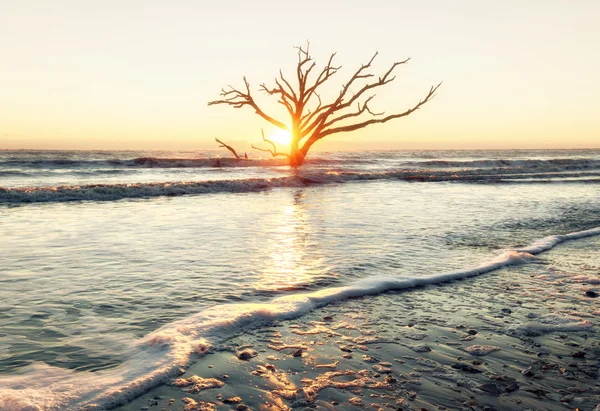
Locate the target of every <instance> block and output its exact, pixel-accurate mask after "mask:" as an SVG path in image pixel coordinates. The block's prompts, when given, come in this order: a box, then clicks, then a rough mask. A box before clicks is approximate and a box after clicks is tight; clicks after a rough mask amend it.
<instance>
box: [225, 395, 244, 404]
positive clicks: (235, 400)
mask: <svg viewBox="0 0 600 411" xmlns="http://www.w3.org/2000/svg"><path fill="white" fill-rule="evenodd" d="M223 402H224V403H225V404H239V403H241V402H242V399H241V398H240V397H231V398H226V399H224V400H223Z"/></svg>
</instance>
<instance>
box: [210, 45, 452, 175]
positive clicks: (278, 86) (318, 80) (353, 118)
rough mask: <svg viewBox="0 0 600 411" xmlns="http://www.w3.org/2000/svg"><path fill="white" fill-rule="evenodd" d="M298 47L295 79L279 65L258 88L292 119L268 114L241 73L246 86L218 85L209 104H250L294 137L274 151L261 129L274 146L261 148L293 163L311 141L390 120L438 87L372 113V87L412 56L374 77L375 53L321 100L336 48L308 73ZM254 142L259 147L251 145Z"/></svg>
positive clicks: (310, 64) (304, 52)
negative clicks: (400, 106) (394, 108)
mask: <svg viewBox="0 0 600 411" xmlns="http://www.w3.org/2000/svg"><path fill="white" fill-rule="evenodd" d="M296 48H297V49H298V64H297V66H296V82H297V84H295V85H294V86H292V84H291V83H290V81H288V80H287V79H286V77H285V76H284V75H283V72H282V71H281V70H279V77H276V78H275V84H274V86H272V87H269V86H267V85H266V84H265V83H263V84H261V85H260V90H261V91H263V92H265V93H267V94H268V95H271V96H275V97H277V99H278V103H279V104H281V105H283V106H284V107H285V108H286V110H287V112H288V114H289V116H290V120H291V121H290V123H291V125H290V126H288V125H287V124H285V123H284V122H282V121H279V120H276V119H275V118H273V117H271V116H270V115H268V114H266V113H265V112H264V111H263V110H262V109H261V108H260V107H259V106H258V104H257V103H256V101H255V100H254V97H253V96H252V94H251V92H250V83H249V82H248V80H247V79H246V77H243V79H244V85H245V89H237V88H234V87H232V86H228V88H227V89H225V88H223V89H222V90H221V99H220V100H214V101H210V102H209V103H208V105H209V106H211V105H215V104H227V105H229V106H232V107H234V108H241V107H244V106H249V107H251V108H252V109H254V111H255V112H256V114H258V115H259V116H261V117H262V118H263V119H265V120H266V121H268V122H269V123H271V124H273V125H274V126H276V127H279V128H281V129H283V130H287V131H289V132H290V133H291V136H292V139H291V143H290V152H289V154H287V153H286V154H284V153H281V152H277V150H276V147H275V144H274V143H273V142H272V141H271V140H269V139H266V138H265V136H264V133H263V140H264V141H265V142H267V143H268V144H270V145H271V146H272V147H273V150H270V149H260V150H262V151H267V152H270V153H271V155H272V156H273V157H275V156H286V157H289V159H290V165H291V166H294V167H296V166H299V165H301V164H302V162H303V161H304V158H305V157H306V154H307V153H308V150H310V148H311V147H312V145H313V144H314V143H316V142H317V141H319V140H321V139H322V138H324V137H327V136H329V135H332V134H336V133H345V132H350V131H354V130H358V129H360V128H363V127H367V126H370V125H372V124H378V123H385V122H387V121H390V120H394V119H397V118H401V117H405V116H408V115H409V114H411V113H413V112H414V111H416V110H418V109H419V108H420V107H421V106H422V105H423V104H425V103H427V102H428V101H430V100H431V99H432V98H433V97H434V96H435V92H436V91H437V89H438V88H439V87H440V86H441V84H442V83H439V84H438V85H436V86H432V87H431V88H430V89H429V92H428V93H427V94H426V95H425V97H424V98H423V99H421V100H420V101H419V102H418V103H417V104H415V105H413V106H412V107H411V108H409V109H407V110H405V111H403V112H400V113H395V114H389V115H385V113H376V112H373V111H371V109H370V107H369V103H371V101H372V100H373V98H374V97H375V94H373V91H374V90H375V89H377V88H378V87H382V86H385V85H386V84H389V83H391V82H392V81H394V79H395V78H396V76H395V75H393V72H394V70H395V69H396V67H398V66H401V65H403V64H406V63H408V61H409V60H410V59H406V60H402V61H398V62H396V63H394V64H392V66H391V67H390V68H389V69H388V70H387V71H386V72H385V73H384V74H383V75H382V76H380V77H378V78H377V79H375V76H374V75H373V74H372V73H370V72H369V69H370V68H371V65H372V63H373V61H374V60H375V57H377V54H378V53H375V54H374V55H373V57H371V60H369V62H368V63H366V64H363V65H361V66H360V68H359V69H358V70H356V72H354V74H353V75H352V77H350V79H349V80H348V81H347V82H346V83H345V84H344V85H343V86H342V89H341V90H340V92H339V95H338V96H337V98H335V99H334V100H333V101H332V102H330V103H327V104H323V102H322V101H321V96H320V95H319V93H318V90H319V88H320V87H321V86H322V85H323V84H324V83H326V82H327V81H328V80H330V79H331V77H332V76H333V75H335V74H336V73H337V72H338V71H339V70H340V68H341V66H335V65H334V64H333V60H334V58H335V55H336V53H333V54H331V56H330V57H329V61H328V62H327V64H326V65H325V67H323V68H322V69H321V71H320V72H319V73H318V74H317V75H316V77H315V76H314V75H313V76H312V78H311V79H310V77H311V76H310V75H311V73H312V72H313V70H314V69H315V67H316V63H315V62H314V61H313V58H312V57H311V55H310V52H309V46H308V45H307V46H306V48H303V47H296ZM355 83H361V84H362V86H360V88H359V89H358V90H357V91H354V92H353V90H352V87H354V86H357V84H355ZM253 148H257V147H254V146H253Z"/></svg>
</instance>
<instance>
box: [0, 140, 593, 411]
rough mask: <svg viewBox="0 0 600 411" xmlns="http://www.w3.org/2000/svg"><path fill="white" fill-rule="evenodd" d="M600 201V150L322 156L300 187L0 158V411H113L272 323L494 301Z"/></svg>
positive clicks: (257, 174)
mask: <svg viewBox="0 0 600 411" xmlns="http://www.w3.org/2000/svg"><path fill="white" fill-rule="evenodd" d="M599 183H600V150H598V149H596V150H471V151H460V150H456V151H372V152H340V153H320V152H316V153H310V154H309V157H308V158H307V161H306V163H305V165H303V166H302V167H301V168H300V169H298V170H291V169H290V168H289V167H287V166H285V164H284V162H283V160H272V159H260V158H253V159H250V160H236V159H233V158H230V157H228V156H227V153H226V152H216V151H205V152H203V151H187V152H157V151H27V150H8V151H7V150H5V151H0V410H2V411H6V410H10V411H15V410H19V411H25V410H27V411H33V410H82V409H89V410H92V409H98V410H100V409H110V408H114V407H116V406H119V405H122V404H125V403H126V402H128V401H130V400H131V399H133V398H134V397H136V396H138V395H140V394H143V393H145V392H147V391H148V390H149V389H151V388H153V387H155V386H156V385H158V384H161V383H163V382H165V381H167V380H168V379H170V378H172V377H173V376H174V375H176V374H177V372H178V370H179V369H180V368H182V367H183V368H186V367H188V366H189V365H190V364H192V363H194V362H195V361H197V360H198V358H200V357H201V356H202V355H203V354H204V353H205V352H206V351H207V350H208V349H209V347H218V346H219V345H222V344H224V343H226V341H228V339H231V338H234V337H239V336H240V335H242V334H243V333H244V332H246V331H247V330H250V329H254V330H255V329H260V327H263V326H265V325H267V324H271V323H272V322H273V321H285V320H291V319H295V318H300V317H302V316H304V315H307V314H309V313H311V312H314V311H315V310H319V309H321V308H322V307H325V306H327V305H329V304H332V303H338V302H340V301H341V302H340V304H344V301H346V300H348V299H351V298H356V297H364V298H371V297H369V296H374V295H376V294H378V293H381V292H385V291H392V290H395V291H397V292H401V291H399V290H407V289H412V288H415V287H422V286H424V285H427V284H445V283H448V282H449V281H457V280H461V279H464V278H467V277H477V279H476V280H475V281H480V282H482V283H485V281H486V276H489V275H491V273H493V272H494V271H497V270H504V269H506V267H509V266H513V265H515V264H528V262H529V261H531V259H533V258H535V257H534V256H536V255H540V254H543V253H544V252H546V251H548V250H550V249H551V248H553V247H556V248H560V247H561V245H562V243H564V242H585V241H587V239H588V237H593V236H596V235H600V184H599ZM442 287H443V286H442ZM407 298H409V297H407ZM509 325H510V324H509Z"/></svg>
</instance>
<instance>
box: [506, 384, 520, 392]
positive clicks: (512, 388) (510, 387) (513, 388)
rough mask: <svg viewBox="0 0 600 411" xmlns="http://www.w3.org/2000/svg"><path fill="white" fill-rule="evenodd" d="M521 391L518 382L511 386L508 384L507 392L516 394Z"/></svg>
mask: <svg viewBox="0 0 600 411" xmlns="http://www.w3.org/2000/svg"><path fill="white" fill-rule="evenodd" d="M518 389H519V384H517V383H516V382H511V383H510V384H508V385H507V386H506V392H514V391H517V390H518Z"/></svg>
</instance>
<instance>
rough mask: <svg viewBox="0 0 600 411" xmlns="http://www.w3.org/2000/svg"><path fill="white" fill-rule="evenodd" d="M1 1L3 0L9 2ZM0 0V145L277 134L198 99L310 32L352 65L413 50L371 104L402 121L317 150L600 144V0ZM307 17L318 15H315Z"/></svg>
mask: <svg viewBox="0 0 600 411" xmlns="http://www.w3.org/2000/svg"><path fill="white" fill-rule="evenodd" d="M11 3H12V4H11ZM249 3H250V2H246V1H241V0H230V1H227V2H225V1H223V2H212V4H210V5H205V4H206V3H204V2H197V1H173V2H164V1H158V0H157V1H148V0H147V1H132V0H123V1H113V0H107V1H104V2H81V1H77V0H71V1H67V0H57V1H53V2H41V1H33V0H20V1H18V2H6V1H5V2H0V50H2V75H1V76H0V148H44V149H50V148H74V149H135V148H140V149H147V148H156V149H206V148H217V147H216V144H215V143H214V137H219V138H221V139H223V140H226V141H228V142H234V143H235V145H236V146H237V147H239V148H240V149H242V150H246V149H249V144H250V143H251V142H252V141H256V140H258V139H259V138H260V129H261V128H263V127H264V128H265V131H266V132H267V133H272V132H273V131H274V129H273V128H272V127H271V126H270V125H269V124H267V123H265V122H264V121H262V120H261V119H259V118H258V117H257V116H256V115H255V114H253V113H252V112H251V110H245V109H239V110H235V109H232V108H229V107H225V106H212V107H208V106H207V105H206V103H207V102H208V101H209V100H213V99H216V98H218V97H219V91H220V88H221V87H222V86H225V85H227V84H233V85H241V76H242V75H246V76H247V77H248V79H249V81H250V82H251V84H252V85H253V86H254V87H255V95H257V96H259V97H260V101H261V102H263V103H264V104H265V107H266V108H267V109H268V110H271V111H274V112H278V110H279V108H277V106H276V105H273V104H269V102H268V98H266V97H264V96H262V95H261V94H260V93H259V92H258V90H257V89H256V88H257V86H258V85H259V84H260V83H262V82H263V81H269V80H271V79H272V78H273V77H274V76H275V75H277V73H278V70H279V69H280V68H282V69H283V70H284V72H288V73H292V71H293V70H294V64H295V61H296V54H295V50H294V49H293V48H292V47H293V46H294V45H300V44H304V43H305V42H306V40H307V39H308V40H310V42H311V50H312V51H313V53H314V57H315V58H316V59H317V62H320V63H321V64H324V63H325V61H326V58H327V57H328V54H329V53H330V52H332V51H337V52H338V55H337V58H338V60H337V61H338V62H339V63H340V64H342V65H343V69H342V70H341V71H340V73H338V75H337V76H336V77H337V78H334V79H333V80H332V87H331V88H330V89H328V90H326V94H327V92H329V95H332V94H334V93H335V92H336V91H337V90H338V87H339V86H340V85H341V84H342V82H343V80H344V79H345V78H346V77H348V75H349V73H350V72H352V71H353V70H355V69H356V68H357V67H358V66H359V65H360V64H361V63H362V62H366V61H368V59H369V58H370V56H371V55H372V54H373V52H374V51H376V50H378V51H379V52H380V56H379V57H378V60H377V61H376V64H375V67H374V71H375V72H376V73H381V72H384V71H385V70H386V69H387V67H388V65H389V64H390V63H391V62H393V61H394V60H399V59H404V58H406V57H412V60H411V62H410V64H409V65H407V66H405V67H400V68H399V69H398V78H397V80H396V81H395V82H394V83H392V85H390V86H389V88H388V89H386V90H383V91H381V92H380V93H378V96H377V97H376V99H375V100H373V103H372V108H373V110H376V111H386V112H388V113H391V112H395V111H402V110H404V109H406V108H408V107H409V106H411V105H412V104H414V103H415V102H416V101H418V99H419V98H420V97H421V96H423V95H424V93H425V92H426V91H427V89H428V88H429V86H431V85H433V84H436V83H437V82H439V81H442V80H443V81H444V85H443V86H442V88H441V89H440V91H439V93H438V96H437V97H436V98H435V99H434V100H433V101H431V102H430V103H429V104H427V105H426V106H424V107H423V109H422V110H420V111H418V112H417V113H415V114H413V115H411V116H410V117H408V118H404V119H400V120H397V121H392V122H389V123H386V124H384V125H376V126H372V127H369V128H366V129H363V130H361V131H357V132H355V133H351V134H346V135H338V136H334V137H332V138H331V139H329V140H327V141H323V142H320V143H318V144H317V145H315V149H318V148H320V149H327V150H339V149H344V148H345V149H369V148H370V149H375V148H385V149H403V148H411V149H412V148H557V147H558V148H560V147H564V148H576V147H600V104H599V103H598V96H599V95H600V82H598V80H597V73H598V72H600V53H598V52H597V51H596V50H597V48H598V43H599V42H600V26H599V25H598V24H597V18H598V16H599V15H600V2H597V1H592V0H590V1H574V2H566V1H558V0H531V1H528V2H523V1H521V0H519V1H516V0H506V1H502V2H491V1H481V0H472V1H466V0H457V1H453V2H448V1H445V0H435V1H434V0H425V1H422V2H414V1H404V0H385V1H383V0H374V1H370V2H364V1H353V0H346V1H328V2H323V1H317V0H308V1H305V2H303V3H302V7H298V3H297V2H286V1H275V0H270V1H255V2H252V4H249ZM317 11H318V12H317Z"/></svg>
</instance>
